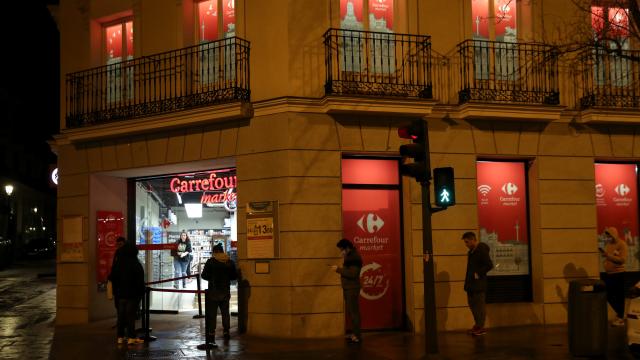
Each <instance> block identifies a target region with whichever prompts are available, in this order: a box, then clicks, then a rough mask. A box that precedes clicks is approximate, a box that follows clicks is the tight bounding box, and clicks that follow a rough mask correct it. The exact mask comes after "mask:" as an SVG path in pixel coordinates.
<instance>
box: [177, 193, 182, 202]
mask: <svg viewBox="0 0 640 360" xmlns="http://www.w3.org/2000/svg"><path fill="white" fill-rule="evenodd" d="M176 197H177V198H178V204H180V205H182V196H180V193H176Z"/></svg>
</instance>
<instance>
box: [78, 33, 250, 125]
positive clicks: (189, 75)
mask: <svg viewBox="0 0 640 360" xmlns="http://www.w3.org/2000/svg"><path fill="white" fill-rule="evenodd" d="M250 94H251V91H250V89H249V42H248V41H246V40H243V39H240V38H236V37H234V38H228V39H223V40H219V41H214V42H209V43H204V44H200V45H196V46H191V47H187V48H183V49H179V50H173V51H168V52H164V53H160V54H155V55H149V56H143V57H140V58H136V59H132V60H128V61H125V62H118V63H114V64H108V65H105V66H100V67H97V68H93V69H89V70H84V71H79V72H75V73H72V74H68V75H67V77H66V111H67V112H66V126H67V128H81V127H86V126H91V125H96V124H104V123H111V122H118V121H124V120H128V119H135V118H141V117H145V116H152V115H159V114H166V113H171V112H177V111H184V110H189V109H194V108H198V107H203V106H210V105H215V104H223V103H230V102H238V101H249V100H250Z"/></svg>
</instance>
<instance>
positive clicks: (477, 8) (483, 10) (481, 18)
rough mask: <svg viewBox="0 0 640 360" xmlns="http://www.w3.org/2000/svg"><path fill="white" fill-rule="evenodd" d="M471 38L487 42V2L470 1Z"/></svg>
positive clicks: (481, 0)
mask: <svg viewBox="0 0 640 360" xmlns="http://www.w3.org/2000/svg"><path fill="white" fill-rule="evenodd" d="M471 17H472V19H471V20H472V21H473V27H472V29H473V38H474V39H477V40H489V0H472V1H471Z"/></svg>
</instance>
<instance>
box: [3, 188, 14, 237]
mask: <svg viewBox="0 0 640 360" xmlns="http://www.w3.org/2000/svg"><path fill="white" fill-rule="evenodd" d="M13 190H14V188H13V185H11V184H7V185H5V186H4V192H5V193H6V194H7V207H8V208H9V213H8V217H7V227H8V228H7V237H8V238H9V239H11V241H12V242H15V241H16V239H15V238H14V237H15V236H16V234H15V225H14V224H13V223H14V218H15V216H14V214H13V199H12V198H11V194H13Z"/></svg>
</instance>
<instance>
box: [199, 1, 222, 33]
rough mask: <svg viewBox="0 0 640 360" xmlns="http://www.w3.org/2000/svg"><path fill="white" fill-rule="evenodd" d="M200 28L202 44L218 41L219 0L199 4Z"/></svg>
mask: <svg viewBox="0 0 640 360" xmlns="http://www.w3.org/2000/svg"><path fill="white" fill-rule="evenodd" d="M198 27H199V29H198V30H199V34H200V42H209V41H213V40H217V39H218V0H208V1H202V2H200V3H198Z"/></svg>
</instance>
